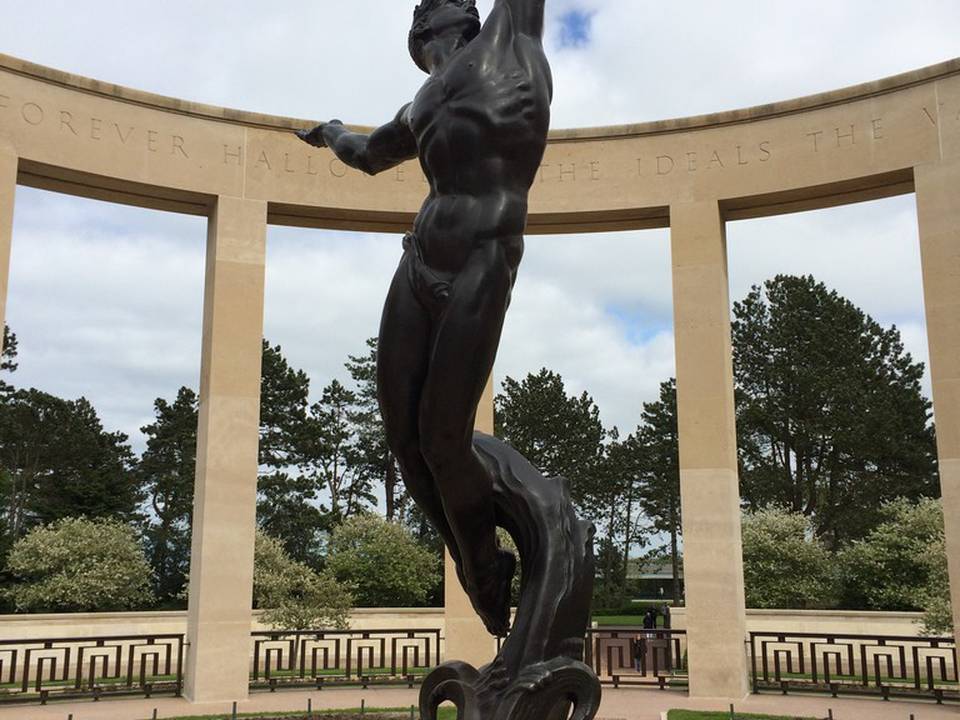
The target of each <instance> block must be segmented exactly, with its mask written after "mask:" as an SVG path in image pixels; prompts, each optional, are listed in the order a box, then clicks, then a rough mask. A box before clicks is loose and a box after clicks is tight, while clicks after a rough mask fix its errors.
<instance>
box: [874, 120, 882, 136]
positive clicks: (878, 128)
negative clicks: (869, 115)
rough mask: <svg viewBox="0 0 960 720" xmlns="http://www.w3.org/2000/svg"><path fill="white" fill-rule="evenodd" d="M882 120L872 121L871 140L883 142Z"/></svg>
mask: <svg viewBox="0 0 960 720" xmlns="http://www.w3.org/2000/svg"><path fill="white" fill-rule="evenodd" d="M882 123H883V118H874V119H873V139H874V140H883V124H882Z"/></svg>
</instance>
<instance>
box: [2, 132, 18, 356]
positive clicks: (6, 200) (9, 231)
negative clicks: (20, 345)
mask: <svg viewBox="0 0 960 720" xmlns="http://www.w3.org/2000/svg"><path fill="white" fill-rule="evenodd" d="M16 193H17V153H16V152H14V149H13V147H12V146H10V145H8V144H6V142H5V141H4V140H3V139H2V138H0V331H2V330H3V324H4V322H6V319H7V286H8V281H9V279H10V245H11V243H12V242H13V204H14V197H15V195H16ZM2 344H3V339H2V335H0V345H2Z"/></svg>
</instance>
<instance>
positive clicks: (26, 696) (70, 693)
mask: <svg viewBox="0 0 960 720" xmlns="http://www.w3.org/2000/svg"><path fill="white" fill-rule="evenodd" d="M183 651H184V640H183V635H113V636H104V637H89V638H55V639H48V638H44V639H39V640H0V702H36V701H40V702H41V703H46V702H47V700H48V699H53V698H63V699H66V698H76V697H92V698H93V699H94V700H99V699H100V698H101V697H103V696H106V695H124V694H127V695H129V694H142V695H145V696H146V697H150V696H151V695H153V694H162V693H167V694H173V695H180V693H181V691H182V689H183Z"/></svg>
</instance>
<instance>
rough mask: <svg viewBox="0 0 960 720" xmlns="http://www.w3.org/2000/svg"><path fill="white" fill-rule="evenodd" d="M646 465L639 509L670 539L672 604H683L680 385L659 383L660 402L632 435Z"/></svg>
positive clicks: (646, 405) (652, 405) (650, 406)
mask: <svg viewBox="0 0 960 720" xmlns="http://www.w3.org/2000/svg"><path fill="white" fill-rule="evenodd" d="M631 441H632V443H633V444H635V446H636V448H637V450H636V451H637V453H638V455H639V457H640V458H641V462H642V463H643V466H644V467H643V471H642V474H641V480H640V488H639V502H640V507H641V509H642V510H643V512H644V513H645V515H646V516H647V517H648V518H649V519H650V520H651V522H652V523H653V529H654V530H655V531H657V532H662V533H667V534H668V535H669V536H670V565H671V568H672V570H673V578H674V582H673V602H674V604H675V605H678V604H679V603H680V600H681V597H680V575H681V573H680V535H681V533H682V522H681V512H680V449H679V442H678V430H677V383H676V380H674V379H673V378H671V379H670V380H668V381H667V382H663V383H661V384H660V399H659V400H657V401H656V402H652V403H644V404H643V414H642V415H641V425H640V427H639V428H638V429H637V433H636V434H635V435H634V436H631Z"/></svg>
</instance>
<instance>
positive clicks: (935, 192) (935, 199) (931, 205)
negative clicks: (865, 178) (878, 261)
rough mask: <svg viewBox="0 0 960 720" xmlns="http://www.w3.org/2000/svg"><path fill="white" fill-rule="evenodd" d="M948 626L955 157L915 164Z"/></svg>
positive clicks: (956, 597)
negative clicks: (944, 544) (946, 570)
mask: <svg viewBox="0 0 960 720" xmlns="http://www.w3.org/2000/svg"><path fill="white" fill-rule="evenodd" d="M915 178H916V189H917V218H918V220H919V223H920V256H921V262H922V265H923V295H924V304H925V306H926V315H927V342H928V343H929V345H930V375H931V377H932V379H933V406H934V414H935V415H936V423H937V450H938V455H939V459H940V491H941V494H942V496H943V516H944V526H945V530H946V538H947V558H948V566H949V568H950V590H951V592H950V597H951V600H952V602H953V626H954V629H955V631H956V633H957V638H958V640H960V158H957V159H953V160H949V161H944V162H942V163H938V164H936V165H927V166H922V167H918V168H916V171H915Z"/></svg>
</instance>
